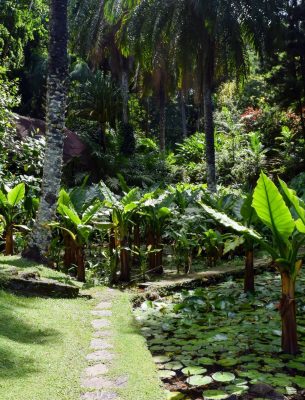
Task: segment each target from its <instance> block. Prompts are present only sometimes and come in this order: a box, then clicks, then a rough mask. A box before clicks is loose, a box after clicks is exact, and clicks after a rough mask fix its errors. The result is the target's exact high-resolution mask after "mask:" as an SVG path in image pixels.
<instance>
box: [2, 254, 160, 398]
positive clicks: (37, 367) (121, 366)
mask: <svg viewBox="0 0 305 400" xmlns="http://www.w3.org/2000/svg"><path fill="white" fill-rule="evenodd" d="M12 267H15V268H17V269H18V270H26V271H27V272H29V271H35V272H39V274H40V276H41V277H46V278H52V279H56V280H59V281H61V282H67V283H72V284H77V283H76V282H75V281H73V280H72V281H70V278H69V277H67V276H66V275H65V274H62V273H60V272H56V271H54V270H51V269H48V268H46V267H43V266H41V265H35V264H32V263H29V262H26V261H24V260H22V259H21V258H20V257H17V256H14V257H3V256H0V275H1V274H2V275H4V276H5V274H6V273H7V269H10V268H12ZM101 290H103V288H92V289H90V290H89V291H87V292H86V293H87V294H98V292H100V291H101ZM96 302H97V300H96V299H93V300H88V299H86V298H85V297H82V298H81V297H80V298H78V299H71V300H70V299H46V298H37V297H21V296H16V295H13V294H11V293H8V292H5V291H3V290H0V399H1V400H79V398H80V394H81V392H82V391H81V388H80V376H81V374H82V372H83V371H84V369H85V368H86V366H87V361H86V360H85V356H86V355H87V354H88V353H89V352H90V350H89V344H90V340H91V339H92V330H91V324H90V321H91V320H92V315H91V314H90V310H92V309H93V307H94V305H95V304H96ZM112 311H113V316H112V317H111V319H112V325H113V332H114V334H113V338H112V341H113V343H114V352H115V353H116V358H115V359H116V360H115V362H114V365H113V367H112V368H111V371H110V374H111V375H113V376H116V377H118V376H125V375H127V374H128V375H129V382H128V386H127V387H126V388H124V389H118V392H119V395H120V398H121V399H122V400H164V398H165V394H164V390H163V389H162V388H161V386H160V380H159V379H158V378H157V372H156V366H155V364H154V362H153V360H152V356H151V354H150V352H149V351H148V349H147V347H146V344H145V340H144V338H143V336H142V335H141V334H140V332H139V330H138V327H137V326H136V325H135V323H134V317H133V314H132V310H131V305H130V302H129V295H128V293H119V294H118V296H117V298H116V300H115V301H114V304H113V309H112Z"/></svg>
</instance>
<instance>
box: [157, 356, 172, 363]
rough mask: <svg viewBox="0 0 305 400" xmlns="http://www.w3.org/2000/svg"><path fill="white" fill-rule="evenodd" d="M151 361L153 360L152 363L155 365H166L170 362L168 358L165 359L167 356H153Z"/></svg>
mask: <svg viewBox="0 0 305 400" xmlns="http://www.w3.org/2000/svg"><path fill="white" fill-rule="evenodd" d="M153 359H154V362H155V363H157V364H163V363H167V362H169V361H170V360H171V359H170V357H167V356H154V357H153Z"/></svg>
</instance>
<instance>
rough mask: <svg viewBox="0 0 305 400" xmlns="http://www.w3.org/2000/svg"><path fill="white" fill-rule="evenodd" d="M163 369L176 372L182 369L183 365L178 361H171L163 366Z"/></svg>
mask: <svg viewBox="0 0 305 400" xmlns="http://www.w3.org/2000/svg"><path fill="white" fill-rule="evenodd" d="M164 368H165V369H170V370H174V371H177V370H179V369H181V368H183V365H182V364H181V363H180V362H178V361H172V362H169V363H166V364H164Z"/></svg>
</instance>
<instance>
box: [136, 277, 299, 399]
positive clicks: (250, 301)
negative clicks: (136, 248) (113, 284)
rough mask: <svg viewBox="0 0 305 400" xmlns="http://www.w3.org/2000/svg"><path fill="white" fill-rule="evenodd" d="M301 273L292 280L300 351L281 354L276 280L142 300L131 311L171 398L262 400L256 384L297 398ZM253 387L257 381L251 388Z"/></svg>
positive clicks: (238, 282)
mask: <svg viewBox="0 0 305 400" xmlns="http://www.w3.org/2000/svg"><path fill="white" fill-rule="evenodd" d="M304 294H305V274H303V275H302V276H300V277H299V280H298V283H297V295H296V299H297V307H298V319H297V321H298V336H299V345H300V354H299V355H297V356H296V357H293V356H289V355H286V354H283V353H281V322H280V316H279V312H278V303H279V299H280V277H279V276H277V275H276V274H275V273H272V272H266V273H264V274H262V275H260V276H258V277H256V293H255V295H245V294H244V293H243V282H242V281H241V280H228V281H226V282H223V283H220V284H217V285H213V286H208V287H204V288H198V289H194V290H187V291H181V292H178V293H175V294H173V295H171V296H168V297H164V298H162V299H161V300H160V299H159V300H156V301H146V302H144V303H143V304H142V305H141V307H139V308H137V309H136V310H135V314H136V319H137V321H138V322H139V324H140V326H141V331H142V334H143V335H144V336H145V337H146V339H147V343H148V346H149V349H150V351H151V353H152V355H153V357H154V360H155V362H156V364H157V366H158V368H159V374H160V377H161V379H162V380H163V382H164V384H165V386H166V388H167V389H168V391H170V392H171V393H169V397H168V398H169V399H174V400H180V399H181V400H182V399H192V400H193V399H196V400H197V399H198V400H199V399H205V400H222V399H231V398H232V399H233V398H234V399H236V398H238V399H259V398H261V397H264V396H262V395H261V396H259V395H257V394H256V395H255V394H253V393H251V386H252V385H255V384H258V383H259V384H261V383H262V384H268V385H271V386H272V387H273V388H274V390H275V391H276V392H277V393H281V394H284V395H285V396H287V398H291V399H292V398H294V396H295V395H296V394H297V393H301V392H302V390H304V389H305V314H304V311H305V296H304ZM256 386H257V385H256Z"/></svg>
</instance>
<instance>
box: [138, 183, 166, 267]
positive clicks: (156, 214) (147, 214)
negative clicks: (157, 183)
mask: <svg viewBox="0 0 305 400" xmlns="http://www.w3.org/2000/svg"><path fill="white" fill-rule="evenodd" d="M173 198H174V194H173V193H171V192H168V191H163V190H160V189H157V190H155V191H154V192H150V193H146V194H145V195H144V196H143V197H142V199H141V200H140V211H139V214H140V215H142V217H143V219H144V224H145V228H146V239H147V247H150V249H151V251H150V254H149V271H150V272H151V273H154V274H162V273H163V244H162V235H163V233H164V230H165V224H166V222H167V220H168V218H169V217H170V216H171V214H172V211H171V208H170V207H171V205H172V203H173Z"/></svg>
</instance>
